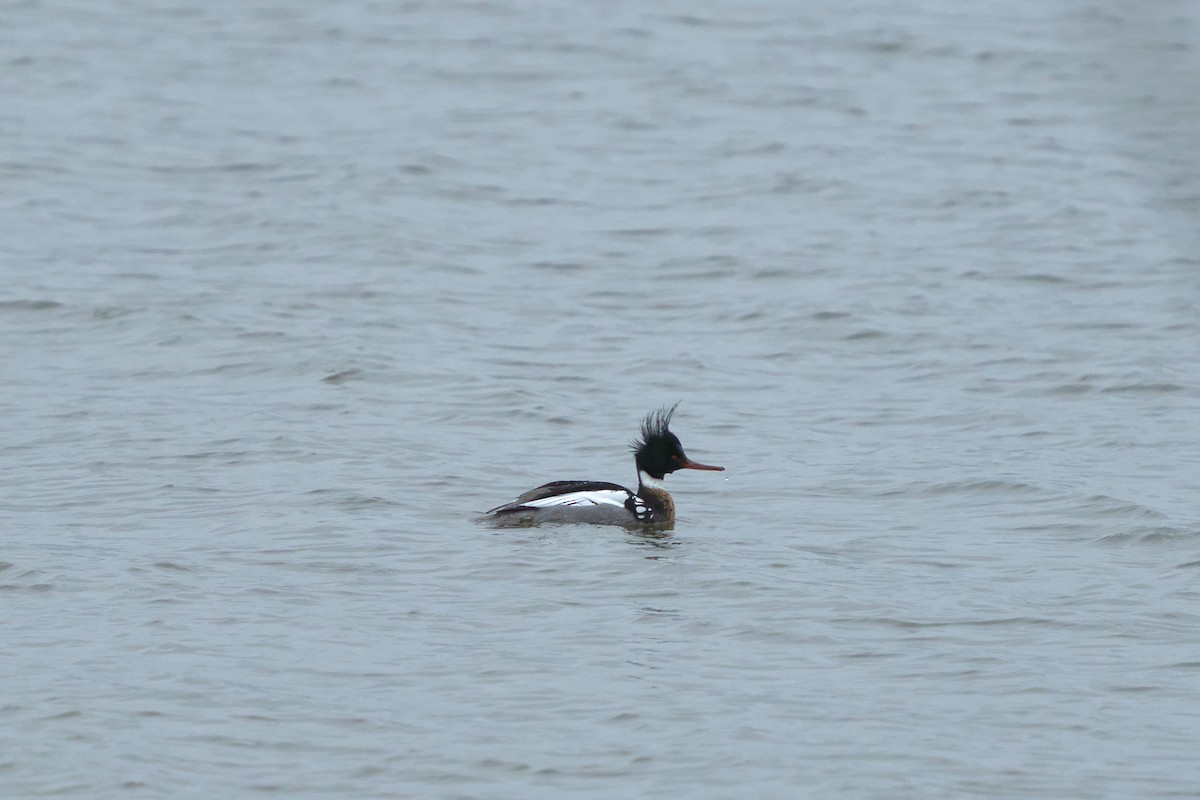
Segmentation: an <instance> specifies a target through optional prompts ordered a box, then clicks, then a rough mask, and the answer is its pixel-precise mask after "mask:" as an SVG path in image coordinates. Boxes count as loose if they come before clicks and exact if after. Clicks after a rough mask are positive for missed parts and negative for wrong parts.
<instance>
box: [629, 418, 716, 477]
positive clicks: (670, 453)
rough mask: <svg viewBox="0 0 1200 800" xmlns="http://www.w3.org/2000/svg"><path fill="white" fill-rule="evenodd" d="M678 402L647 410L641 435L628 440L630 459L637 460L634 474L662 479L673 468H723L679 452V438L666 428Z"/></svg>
mask: <svg viewBox="0 0 1200 800" xmlns="http://www.w3.org/2000/svg"><path fill="white" fill-rule="evenodd" d="M678 406H679V403H676V404H675V405H673V406H671V407H670V408H667V407H665V406H664V407H663V408H660V409H659V410H658V411H651V412H650V413H649V414H647V415H646V418H645V419H643V420H642V438H641V439H637V440H635V441H633V442H631V443H630V447H631V448H632V449H633V460H634V461H635V462H636V463H637V468H638V473H639V474H641V473H645V474H646V475H649V476H650V477H651V478H653V479H655V480H658V481H660V480H662V479H663V477H664V476H666V475H667V474H669V473H671V472H674V471H675V470H677V469H708V470H720V471H723V470H724V469H725V468H724V467H710V466H709V465H708V464H700V463H697V462H695V461H692V460H691V459H690V458H688V457H687V454H686V453H684V452H683V445H682V444H680V443H679V437H678V436H676V435H675V434H673V433H671V431H670V430H668V428H667V425H668V424H670V422H671V415H672V414H674V413H675V409H676V408H677V407H678Z"/></svg>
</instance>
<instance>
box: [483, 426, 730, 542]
mask: <svg viewBox="0 0 1200 800" xmlns="http://www.w3.org/2000/svg"><path fill="white" fill-rule="evenodd" d="M678 407H679V403H676V404H675V405H673V406H669V407H668V406H664V407H662V408H660V409H658V410H656V411H651V412H650V413H649V414H647V415H646V416H645V418H643V419H642V425H641V437H640V438H638V439H635V440H634V441H632V442H631V443H630V449H631V450H632V451H633V462H634V465H635V466H636V467H637V475H638V485H637V490H636V491H633V490H630V489H627V488H625V487H624V486H621V485H620V484H617V483H607V482H604V481H578V480H570V481H551V482H550V483H545V484H542V485H541V486H538V487H537V488H535V489H530V490H529V491H527V492H525V493H524V494H522V495H520V496H519V497H517V499H515V500H513V501H511V502H508V503H505V504H503V505H499V506H496V507H495V508H492V509H489V510H488V511H487V512H486V516H487V517H489V518H492V519H501V520H505V521H512V522H518V521H519V522H523V523H537V522H584V523H594V524H617V525H629V524H640V525H671V524H673V523H674V521H675V501H674V500H673V499H672V497H671V495H670V493H668V492H667V489H666V487H665V485H664V483H663V480H664V479H665V478H666V476H667V475H670V474H671V473H672V472H677V471H678V470H682V469H694V470H704V471H711V472H721V471H724V469H725V468H724V467H716V466H712V465H710V464H701V463H700V462H698V461H693V460H692V459H690V458H688V456H687V454H686V453H685V452H684V451H683V444H682V443H680V441H679V437H678V436H676V435H675V434H674V433H672V432H671V429H670V424H671V418H672V416H674V414H675V409H676V408H678Z"/></svg>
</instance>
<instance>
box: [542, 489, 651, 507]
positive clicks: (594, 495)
mask: <svg viewBox="0 0 1200 800" xmlns="http://www.w3.org/2000/svg"><path fill="white" fill-rule="evenodd" d="M628 499H629V493H628V492H616V491H613V490H611V489H605V490H600V491H591V492H567V493H566V494H556V495H554V496H553V497H543V498H541V499H540V500H530V501H528V502H526V503H521V505H522V506H524V507H526V508H547V507H549V506H621V507H622V508H624V507H625V501H626V500H628Z"/></svg>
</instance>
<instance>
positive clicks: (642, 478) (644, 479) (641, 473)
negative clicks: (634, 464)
mask: <svg viewBox="0 0 1200 800" xmlns="http://www.w3.org/2000/svg"><path fill="white" fill-rule="evenodd" d="M638 481H639V482H640V483H641V484H642V486H645V487H646V488H648V489H665V488H666V487H665V486H663V482H662V481H660V480H659V479H658V478H652V477H650V475H648V474H647V473H646V471H645V470H641V469H639V470H638Z"/></svg>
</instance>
